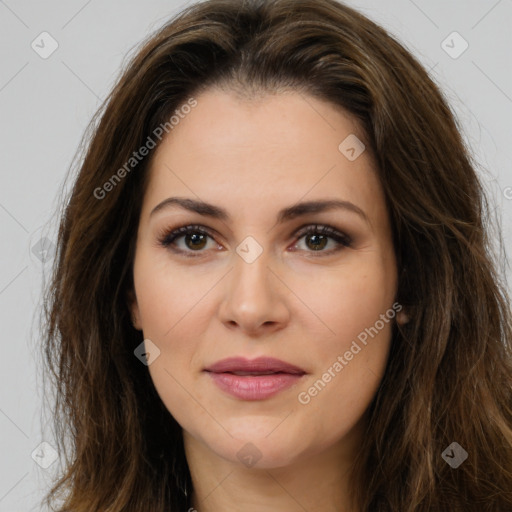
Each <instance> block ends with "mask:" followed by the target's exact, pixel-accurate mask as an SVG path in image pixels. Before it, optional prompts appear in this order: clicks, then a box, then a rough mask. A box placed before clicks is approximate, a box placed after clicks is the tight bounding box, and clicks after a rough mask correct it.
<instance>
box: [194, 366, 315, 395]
mask: <svg viewBox="0 0 512 512" xmlns="http://www.w3.org/2000/svg"><path fill="white" fill-rule="evenodd" d="M204 371H205V372H207V373H208V375H209V376H210V377H211V379H212V381H213V382H214V383H215V384H216V385H217V387H218V388H219V389H220V390H222V391H223V392H224V393H226V394H228V395H230V396H232V397H235V398H237V399H240V400H248V401H250V400H264V399H267V398H270V397H272V396H274V395H276V394H277V393H279V392H281V391H284V390H286V389H288V388H290V387H292V386H294V385H295V384H297V383H298V382H299V381H300V380H301V378H302V377H303V376H304V375H306V371H305V370H303V369H302V368H299V367H298V366H295V365H292V364H290V363H286V362H284V361H280V360H278V359H274V358H258V359H254V360H252V361H249V360H247V359H244V358H229V359H224V360H222V361H218V362H217V363H215V364H213V365H211V366H209V367H208V368H206V369H205V370H204Z"/></svg>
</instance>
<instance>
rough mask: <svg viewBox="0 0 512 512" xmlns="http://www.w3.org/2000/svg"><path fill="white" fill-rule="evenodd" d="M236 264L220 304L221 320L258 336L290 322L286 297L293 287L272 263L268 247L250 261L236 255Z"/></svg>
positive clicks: (229, 325) (226, 324)
mask: <svg viewBox="0 0 512 512" xmlns="http://www.w3.org/2000/svg"><path fill="white" fill-rule="evenodd" d="M233 260H234V263H233V264H234V268H233V269H232V270H231V272H229V274H228V275H227V276H226V282H225V287H224V289H223V293H224V297H223V299H222V303H221V305H220V307H219V316H220V319H221V321H222V323H223V324H224V325H225V326H226V327H228V328H229V329H240V330H241V331H243V332H244V333H245V334H247V335H251V336H258V335H262V334H268V333H271V332H275V331H277V330H280V329H282V328H283V327H284V326H285V325H287V323H288V322H289V318H290V311H289V308H288V306H287V297H288V296H289V295H290V293H291V292H290V290H289V289H288V288H287V287H286V286H285V284H283V282H282V278H280V276H279V275H278V273H277V272H276V270H274V269H273V268H271V267H272V264H271V262H269V258H268V255H267V252H266V251H263V253H262V254H261V255H260V256H259V257H258V258H257V259H256V260H255V261H253V262H251V263H248V262H247V261H245V260H244V259H243V258H242V257H240V256H239V255H238V254H234V255H233Z"/></svg>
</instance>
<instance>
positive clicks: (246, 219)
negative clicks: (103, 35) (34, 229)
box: [45, 0, 512, 512]
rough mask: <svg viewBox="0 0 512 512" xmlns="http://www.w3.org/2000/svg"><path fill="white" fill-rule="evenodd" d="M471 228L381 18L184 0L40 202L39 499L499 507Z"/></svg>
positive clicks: (505, 472) (488, 357)
mask: <svg viewBox="0 0 512 512" xmlns="http://www.w3.org/2000/svg"><path fill="white" fill-rule="evenodd" d="M487 222H488V218H487V209H486V202H485V195H484V192H483V190H482V186H481V184H480V181H479V178H478V177H477V175H476V173H475V170H474V166H473V164H472V162H471V158H470V155H469V152H468V150H467V149H466V148H465V147H464V144H463V142H462V139H461V136H460V134H459V132H458V130H457V126H456V123H455V121H454V118H453V115H452V113H451V111H450V109H449V107H448V105H447V103H446V101H445V100H444V98H443V96H442V94H441V92H440V91H439V89H438V88H437V87H436V85H435V84H434V83H433V82H432V81H431V79H430V78H429V76H428V74H427V73H426V72H425V70H424V69H423V68H422V67H421V66H420V65H419V64H418V62H417V61H416V60H415V59H414V58H413V57H412V56H411V55H410V54H409V53H408V52H407V51H406V50H405V49H404V48H403V47H402V46H401V45H400V44H399V43H397V42H396V41H395V40H394V39H393V38H392V37H391V36H390V35H389V34H387V33H386V32H385V31H384V30H383V29H382V28H380V27H378V26H376V25H375V24H374V23H373V22H371V21H370V20H368V19H367V18H365V17H364V16H362V15H361V14H359V13H357V12H356V11H354V10H353V9H350V8H348V7H347V6H345V5H343V4H341V3H338V2H336V1H334V0H315V1H313V0H298V1H294V0H277V1H272V2H268V1H267V2H265V1H248V2H240V1H235V0H210V1H206V2H202V3H199V4H196V5H193V6H191V7H188V8H187V9H186V10H185V11H183V12H182V13H181V14H180V15H179V16H178V17H176V18H175V19H173V20H171V21H170V22H169V23H167V24H166V25H165V26H164V27H163V28H162V29H160V30H159V31H158V32H157V33H156V34H155V35H153V36H152V37H151V38H150V39H149V40H148V41H147V42H146V43H145V44H144V45H143V47H142V48H141V49H140V51H139V52H138V54H137V55H136V56H135V57H134V58H133V60H132V62H131V63H130V64H129V65H128V66H127V69H126V70H125V72H124V74H123V75H122V77H121V78H120V79H119V81H118V83H117V85H116V86H115V87H114V89H113V91H112V93H111V95H110V96H109V98H108V100H107V101H106V104H105V108H104V110H102V111H101V115H100V117H99V118H98V122H97V124H96V125H94V126H93V127H92V136H91V138H90V141H89V143H88V146H87V151H86V154H85V155H84V159H83V162H82V164H81V168H80V172H79V174H78V176H77V178H76V181H75V183H74V188H73V191H72V193H71V196H70V198H69V201H68V203H67V205H66V209H65V212H64V215H63V219H62V223H61V227H60V232H59V241H58V247H59V252H58V258H57V259H56V264H55V271H54V275H53V281H52V283H51V287H50V288H49V290H48V296H47V302H46V310H45V311H46V314H47V320H48V326H47V332H46V345H45V351H46V361H47V364H48V375H52V377H53V378H54V383H55V385H56V401H55V417H56V430H57V437H58V440H59V447H60V449H61V451H62V453H66V466H65V468H64V472H63V474H62V477H61V478H60V480H59V481H58V482H56V484H55V486H54V488H53V489H52V490H51V491H50V492H49V494H48V496H47V503H51V500H53V499H54V498H56V497H57V496H59V495H64V502H63V503H62V505H60V508H58V509H57V510H59V511H62V512H63V511H73V512H75V511H88V512H90V511H93V510H98V511H100V510H101V511H103V510H105V511H106V510H109V511H112V512H114V511H141V510H144V511H164V510H165V511H168V510H173V511H174V510H176V511H185V510H189V511H192V510H198V511H199V512H209V511H219V510H222V511H229V510H244V511H250V512H252V511H261V510H279V511H287V512H288V511H295V510H297V511H299V510H309V511H316V510H322V511H339V510H344V511H354V512H362V511H371V512H374V511H393V512H396V511H400V512H406V511H407V512H408V511H410V512H412V511H425V512H426V511H429V512H431V511H445V510H446V511H447V510H450V511H465V512H467V511H473V510H474V511H482V510H488V511H491V510H492V511H505V510H512V430H511V429H512V407H511V404H512V364H511V363H512V362H511V339H512V321H511V312H510V301H509V298H508V296H507V293H506V288H505V286H504V285H503V283H501V282H500V280H499V275H498V274H497V272H496V266H495V262H494V259H493V257H492V253H491V250H490V242H489V240H488V236H487ZM68 432H70V433H71V438H70V443H68V444H69V445H70V450H69V447H67V446H65V444H64V439H65V437H66V434H67V433H68ZM66 450H68V451H66Z"/></svg>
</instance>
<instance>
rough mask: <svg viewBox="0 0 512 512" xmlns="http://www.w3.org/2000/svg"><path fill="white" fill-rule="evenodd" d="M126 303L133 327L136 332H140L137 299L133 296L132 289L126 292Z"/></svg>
mask: <svg viewBox="0 0 512 512" xmlns="http://www.w3.org/2000/svg"><path fill="white" fill-rule="evenodd" d="M126 302H127V307H128V311H129V312H130V315H131V318H132V324H133V327H134V328H135V329H137V330H138V331H141V330H142V327H141V325H140V312H139V304H138V302H137V297H136V296H135V292H134V291H133V289H130V290H128V292H127V294H126Z"/></svg>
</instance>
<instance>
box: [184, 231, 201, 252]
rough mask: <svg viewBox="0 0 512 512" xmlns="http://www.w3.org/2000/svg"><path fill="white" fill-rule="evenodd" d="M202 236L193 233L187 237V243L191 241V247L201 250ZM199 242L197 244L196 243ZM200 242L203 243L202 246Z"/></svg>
mask: <svg viewBox="0 0 512 512" xmlns="http://www.w3.org/2000/svg"><path fill="white" fill-rule="evenodd" d="M204 236H205V235H202V234H200V233H193V234H192V235H188V236H187V238H188V241H192V245H193V247H195V248H202V247H203V246H204ZM198 242H199V243H198ZM201 242H203V245H201Z"/></svg>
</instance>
